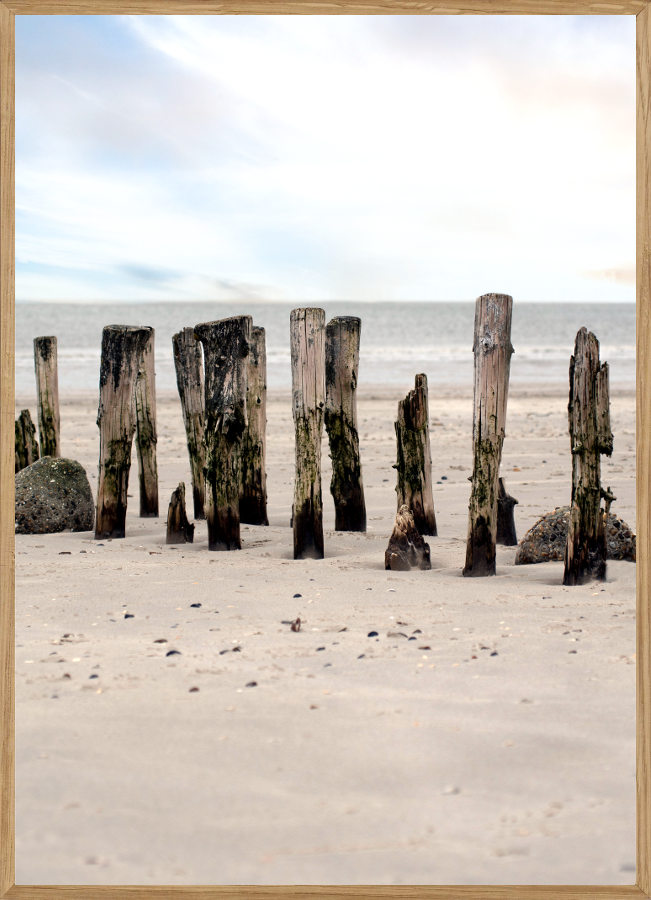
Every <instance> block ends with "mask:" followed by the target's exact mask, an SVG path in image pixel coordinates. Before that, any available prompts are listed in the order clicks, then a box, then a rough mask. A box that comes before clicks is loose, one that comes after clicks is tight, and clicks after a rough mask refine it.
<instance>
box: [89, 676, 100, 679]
mask: <svg viewBox="0 0 651 900" xmlns="http://www.w3.org/2000/svg"><path fill="white" fill-rule="evenodd" d="M91 678H99V675H89V676H88V679H89V680H90V679H91Z"/></svg>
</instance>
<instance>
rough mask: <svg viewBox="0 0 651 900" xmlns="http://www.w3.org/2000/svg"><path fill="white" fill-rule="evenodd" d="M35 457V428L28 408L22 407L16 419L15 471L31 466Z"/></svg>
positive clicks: (36, 445) (36, 446)
mask: <svg viewBox="0 0 651 900" xmlns="http://www.w3.org/2000/svg"><path fill="white" fill-rule="evenodd" d="M37 459H38V444H37V443H36V428H35V427H34V423H33V422H32V417H31V416H30V414H29V410H28V409H23V410H21V413H20V415H19V416H18V418H17V419H16V472H20V471H21V470H22V469H26V468H27V466H31V464H32V463H34V462H36V460H37Z"/></svg>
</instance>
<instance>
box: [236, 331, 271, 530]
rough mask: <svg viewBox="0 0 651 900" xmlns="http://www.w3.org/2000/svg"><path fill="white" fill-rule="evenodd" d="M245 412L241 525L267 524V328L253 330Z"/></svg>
mask: <svg viewBox="0 0 651 900" xmlns="http://www.w3.org/2000/svg"><path fill="white" fill-rule="evenodd" d="M248 360H249V371H248V384H249V389H248V393H247V395H246V412H247V418H248V424H247V426H246V429H245V430H244V434H243V435H242V494H241V496H240V522H245V523H246V524H247V525H268V524H269V519H268V518H267V473H266V472H265V464H266V444H267V350H266V347H265V331H264V328H258V327H257V326H254V327H253V328H252V329H251V352H250V353H249V357H248Z"/></svg>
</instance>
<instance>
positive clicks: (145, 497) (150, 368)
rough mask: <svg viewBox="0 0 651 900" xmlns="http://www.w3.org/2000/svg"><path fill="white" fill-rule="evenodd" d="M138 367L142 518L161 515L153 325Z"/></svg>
mask: <svg viewBox="0 0 651 900" xmlns="http://www.w3.org/2000/svg"><path fill="white" fill-rule="evenodd" d="M150 331H151V334H150V335H149V340H148V341H147V345H146V346H145V349H144V350H143V351H142V356H141V358H140V364H139V367H138V380H137V382H136V392H135V412H136V451H137V455H138V476H139V485H140V518H141V519H146V518H151V517H155V516H158V466H157V464H156V441H157V436H156V363H155V355H154V329H153V328H151V329H150Z"/></svg>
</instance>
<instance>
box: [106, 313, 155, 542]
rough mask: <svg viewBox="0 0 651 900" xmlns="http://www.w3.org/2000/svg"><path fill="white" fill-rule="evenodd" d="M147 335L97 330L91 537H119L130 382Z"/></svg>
mask: <svg viewBox="0 0 651 900" xmlns="http://www.w3.org/2000/svg"><path fill="white" fill-rule="evenodd" d="M152 331H153V329H152V328H148V327H144V326H143V327H136V326H131V325H107V326H106V328H104V330H103V332H102V361H101V365H100V376H99V408H98V411H97V425H98V426H99V476H98V484H97V515H96V517H95V538H96V539H101V538H109V537H110V538H123V537H124V535H125V520H126V514H127V489H128V486H129V470H130V468H131V445H132V443H133V436H134V434H135V430H136V413H135V395H136V384H137V381H138V373H139V370H140V361H141V359H142V355H143V352H144V350H145V348H146V347H147V344H148V342H149V338H150V335H151V333H152Z"/></svg>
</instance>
